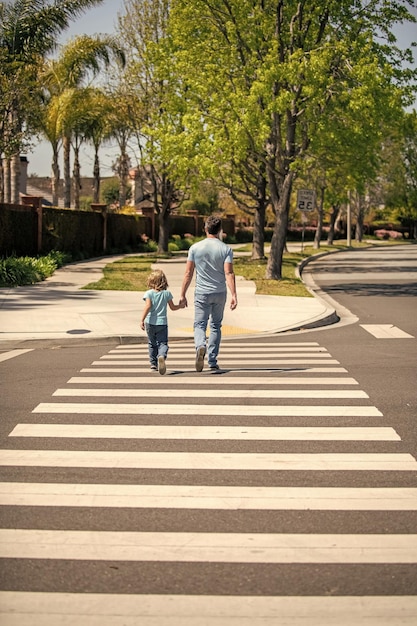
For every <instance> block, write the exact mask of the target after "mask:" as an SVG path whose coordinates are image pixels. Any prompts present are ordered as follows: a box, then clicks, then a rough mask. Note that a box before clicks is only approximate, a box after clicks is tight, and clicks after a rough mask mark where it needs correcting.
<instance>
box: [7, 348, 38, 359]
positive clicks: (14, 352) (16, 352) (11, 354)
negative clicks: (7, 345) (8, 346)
mask: <svg viewBox="0 0 417 626" xmlns="http://www.w3.org/2000/svg"><path fill="white" fill-rule="evenodd" d="M32 350H33V348H30V349H29V350H10V352H3V354H0V362H1V361H8V360H9V359H14V358H15V357H16V356H20V355H21V354H25V353H26V352H32Z"/></svg>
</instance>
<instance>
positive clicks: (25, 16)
mask: <svg viewBox="0 0 417 626" xmlns="http://www.w3.org/2000/svg"><path fill="white" fill-rule="evenodd" d="M102 2H103V0H65V2H61V1H59V0H14V2H7V3H6V2H2V3H0V50H1V53H0V74H1V75H2V97H1V98H0V107H1V109H0V120H1V122H0V155H1V156H4V157H5V159H7V160H8V161H9V165H10V177H11V181H12V183H11V184H10V182H6V185H5V186H6V188H11V189H12V197H11V198H10V200H11V201H12V202H18V201H19V175H20V167H17V164H19V166H20V160H19V158H16V157H18V156H19V154H20V152H21V149H22V148H24V146H25V144H26V142H27V140H28V137H29V136H30V134H31V132H32V130H33V128H34V127H35V126H36V113H37V106H36V105H37V98H38V96H40V88H39V85H38V84H37V81H36V74H37V70H38V67H39V64H40V63H41V61H42V60H43V59H45V58H46V56H47V55H48V54H50V53H51V52H53V51H54V50H55V48H56V45H57V39H58V36H59V35H60V34H61V33H62V32H63V31H64V30H65V29H66V28H68V26H69V24H70V23H71V20H73V19H74V18H76V17H78V16H79V15H81V14H82V13H83V12H84V11H85V10H86V9H89V8H91V7H94V6H97V5H99V4H101V3H102Z"/></svg>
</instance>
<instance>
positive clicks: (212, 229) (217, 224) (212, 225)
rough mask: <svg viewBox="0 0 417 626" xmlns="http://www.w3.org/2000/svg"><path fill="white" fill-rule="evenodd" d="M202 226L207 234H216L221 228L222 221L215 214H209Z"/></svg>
mask: <svg viewBox="0 0 417 626" xmlns="http://www.w3.org/2000/svg"><path fill="white" fill-rule="evenodd" d="M204 228H205V229H206V231H207V232H208V234H209V235H217V234H218V233H219V231H220V230H221V228H222V221H221V219H220V217H217V215H210V216H209V217H208V218H207V219H206V223H205V225H204Z"/></svg>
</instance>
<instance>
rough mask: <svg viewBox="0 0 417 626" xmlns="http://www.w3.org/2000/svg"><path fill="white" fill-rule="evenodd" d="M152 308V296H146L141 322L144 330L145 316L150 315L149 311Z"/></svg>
mask: <svg viewBox="0 0 417 626" xmlns="http://www.w3.org/2000/svg"><path fill="white" fill-rule="evenodd" d="M151 308H152V302H151V299H150V298H146V300H145V306H144V308H143V313H142V321H141V323H140V327H141V329H142V330H145V317H146V316H147V315H148V313H149V311H150V310H151Z"/></svg>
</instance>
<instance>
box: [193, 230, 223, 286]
mask: <svg viewBox="0 0 417 626" xmlns="http://www.w3.org/2000/svg"><path fill="white" fill-rule="evenodd" d="M188 260H189V261H192V262H193V263H194V264H195V269H196V283H195V293H200V294H207V293H223V292H224V291H226V290H227V288H226V277H225V273H224V264H225V263H233V251H232V249H231V248H230V247H229V246H227V245H226V244H225V243H223V241H220V239H217V238H214V237H207V238H206V239H203V240H202V241H199V242H197V243H194V244H193V245H192V246H191V248H190V249H189V250H188Z"/></svg>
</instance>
